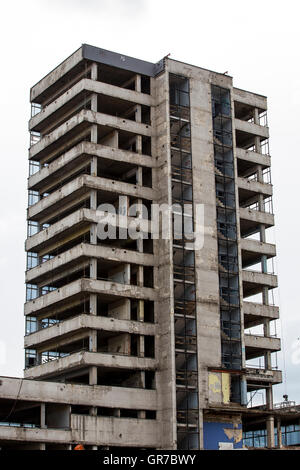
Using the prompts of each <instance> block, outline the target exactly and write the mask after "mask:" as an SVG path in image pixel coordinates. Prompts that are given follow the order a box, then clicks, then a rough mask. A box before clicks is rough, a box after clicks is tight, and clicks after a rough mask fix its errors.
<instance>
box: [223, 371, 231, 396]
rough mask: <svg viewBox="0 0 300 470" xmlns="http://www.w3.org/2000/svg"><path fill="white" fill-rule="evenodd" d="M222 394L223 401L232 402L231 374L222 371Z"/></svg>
mask: <svg viewBox="0 0 300 470" xmlns="http://www.w3.org/2000/svg"><path fill="white" fill-rule="evenodd" d="M222 395H223V403H229V402H230V374H228V373H227V372H222Z"/></svg>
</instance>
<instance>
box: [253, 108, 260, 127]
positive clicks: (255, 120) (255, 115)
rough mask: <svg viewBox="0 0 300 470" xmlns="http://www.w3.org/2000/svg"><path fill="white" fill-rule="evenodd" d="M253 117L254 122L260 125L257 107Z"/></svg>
mask: <svg viewBox="0 0 300 470" xmlns="http://www.w3.org/2000/svg"><path fill="white" fill-rule="evenodd" d="M253 118H254V124H257V125H258V126H259V113H258V109H257V108H255V109H254V112H253Z"/></svg>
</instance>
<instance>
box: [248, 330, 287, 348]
mask: <svg viewBox="0 0 300 470" xmlns="http://www.w3.org/2000/svg"><path fill="white" fill-rule="evenodd" d="M245 346H246V348H255V349H262V350H268V351H280V339H279V338H272V337H266V336H259V335H250V334H245Z"/></svg>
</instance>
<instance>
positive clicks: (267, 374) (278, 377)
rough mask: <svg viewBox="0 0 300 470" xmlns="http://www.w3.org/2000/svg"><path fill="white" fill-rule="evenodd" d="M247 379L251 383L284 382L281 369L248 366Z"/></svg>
mask: <svg viewBox="0 0 300 470" xmlns="http://www.w3.org/2000/svg"><path fill="white" fill-rule="evenodd" d="M246 379H247V382H249V383H257V384H259V383H261V384H265V383H271V384H279V383H281V382H282V372H281V371H280V370H265V369H256V368H246Z"/></svg>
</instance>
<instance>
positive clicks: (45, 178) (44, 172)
mask: <svg viewBox="0 0 300 470" xmlns="http://www.w3.org/2000/svg"><path fill="white" fill-rule="evenodd" d="M94 156H95V157H97V158H103V159H106V160H108V161H112V162H114V161H115V162H125V163H128V164H132V165H138V166H144V167H147V168H152V167H153V166H155V161H154V159H152V158H151V157H150V156H148V155H142V154H138V153H135V152H130V151H129V150H121V149H117V148H114V147H109V146H106V145H102V144H95V143H92V142H81V143H80V144H77V145H75V146H74V147H72V148H71V149H70V150H69V151H68V152H66V153H64V154H63V155H61V156H60V157H58V158H57V159H56V160H54V161H53V162H51V163H50V164H49V165H48V166H46V167H44V168H41V170H40V171H38V172H37V173H35V174H34V175H32V176H30V177H29V178H28V189H34V190H38V189H40V188H44V187H47V186H49V185H50V184H51V183H52V184H55V183H56V181H57V178H58V177H60V176H61V175H62V173H65V172H66V171H67V170H68V169H72V168H73V167H74V166H75V165H76V164H77V163H78V162H84V163H85V164H86V163H87V162H89V161H90V160H88V159H87V158H88V157H90V158H91V157H94Z"/></svg>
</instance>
